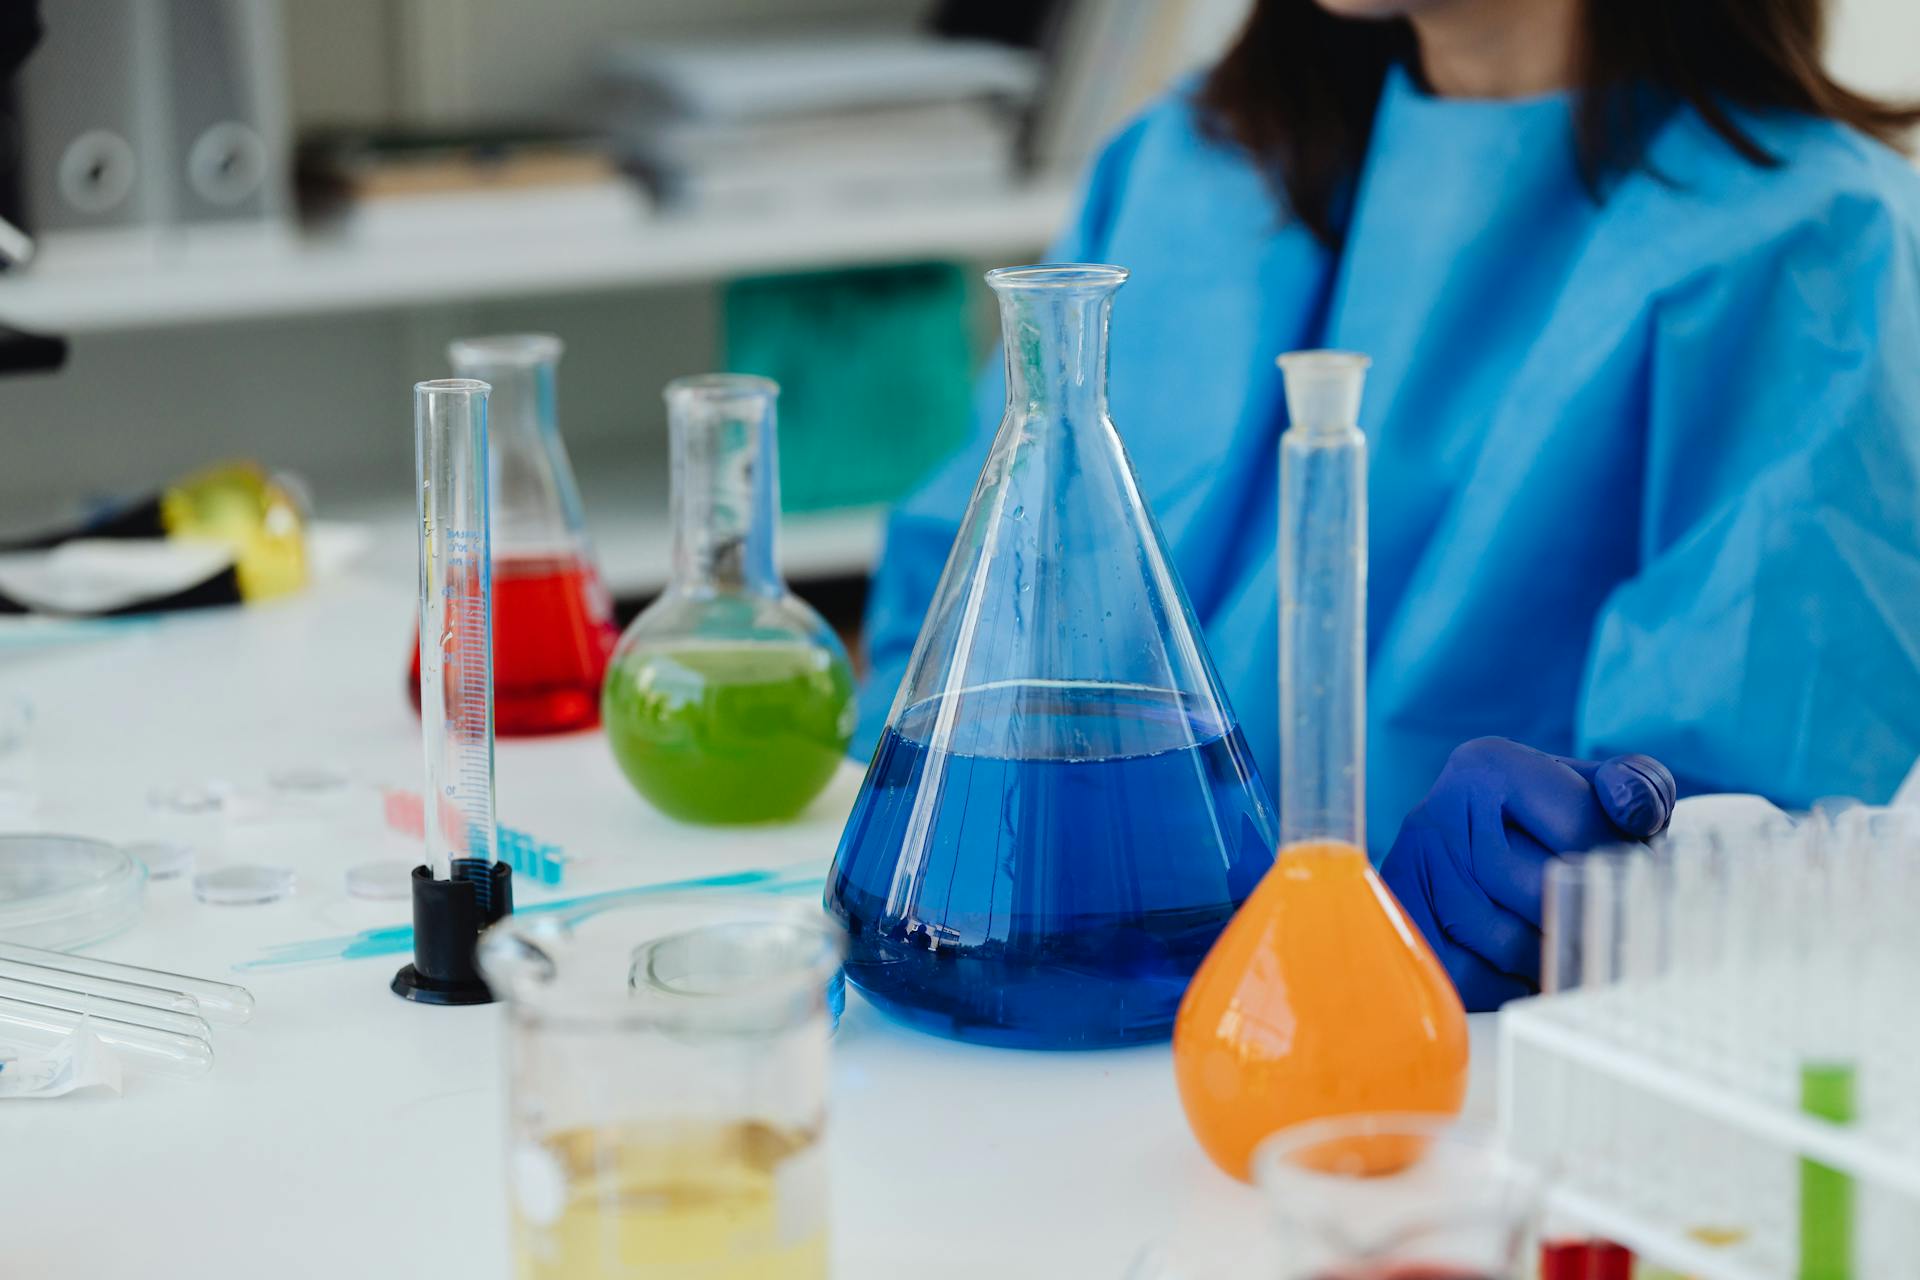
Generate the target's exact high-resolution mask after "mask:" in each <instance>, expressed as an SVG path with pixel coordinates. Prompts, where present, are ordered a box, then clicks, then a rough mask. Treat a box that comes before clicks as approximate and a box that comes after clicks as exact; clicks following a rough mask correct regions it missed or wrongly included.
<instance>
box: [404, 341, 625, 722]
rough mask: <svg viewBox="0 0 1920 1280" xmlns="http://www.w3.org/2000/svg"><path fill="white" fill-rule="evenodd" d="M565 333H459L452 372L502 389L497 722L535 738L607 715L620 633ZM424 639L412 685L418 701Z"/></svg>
mask: <svg viewBox="0 0 1920 1280" xmlns="http://www.w3.org/2000/svg"><path fill="white" fill-rule="evenodd" d="M561 350H562V345H561V342H560V339H558V338H556V337H552V336H550V335H548V334H537V333H529V334H506V335H502V336H499V337H490V338H461V339H459V340H457V341H455V342H454V343H452V344H451V345H450V346H449V347H448V348H447V355H448V358H449V359H451V360H452V362H453V367H454V371H455V372H456V373H457V374H458V375H459V376H460V377H463V378H477V379H479V380H480V381H482V382H486V383H488V384H490V385H491V386H492V387H493V394H492V396H491V397H490V404H489V407H488V428H487V429H488V433H489V437H490V443H489V446H488V463H489V465H488V483H489V485H490V487H491V493H490V495H489V497H490V501H491V502H492V507H493V520H492V530H491V532H492V537H493V670H494V730H495V732H496V733H498V734H500V735H502V736H507V737H511V736H531V735H536V734H544V733H567V732H570V731H572V730H576V729H590V728H592V727H593V726H595V725H597V724H598V723H599V722H600V681H601V677H602V676H604V675H605V673H606V669H607V658H608V655H610V654H611V653H612V652H613V644H614V641H615V640H616V639H617V638H618V635H619V633H618V631H617V629H616V628H615V626H614V622H613V604H612V601H611V600H610V599H609V598H608V596H607V590H606V587H605V586H604V585H603V584H602V582H601V580H600V571H599V568H598V566H597V565H596V563H595V561H594V558H593V551H592V548H591V546H590V545H589V543H588V541H587V525H586V518H585V516H584V515H583V514H582V512H581V507H580V493H579V490H578V489H577V488H576V487H575V485H574V480H573V468H572V466H571V465H570V464H569V463H568V461H567V451H566V446H565V445H563V444H562V443H561V442H560V423H559V417H558V414H557V412H556V409H555V395H554V383H555V374H556V371H557V367H558V365H559V362H560V353H561ZM419 673H420V655H419V645H418V643H417V642H416V644H415V645H414V656H413V665H412V669H411V672H410V674H409V677H408V682H407V687H408V689H409V690H410V691H411V695H412V697H413V698H414V700H415V709H416V710H417V709H418V700H419V697H420V679H419Z"/></svg>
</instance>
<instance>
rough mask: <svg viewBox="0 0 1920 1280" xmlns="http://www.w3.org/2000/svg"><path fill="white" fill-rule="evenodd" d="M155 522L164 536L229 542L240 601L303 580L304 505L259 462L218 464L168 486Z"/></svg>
mask: <svg viewBox="0 0 1920 1280" xmlns="http://www.w3.org/2000/svg"><path fill="white" fill-rule="evenodd" d="M160 524H161V527H162V528H164V529H165V530H166V531H167V536H168V537H169V538H182V539H202V540H212V541H215V542H220V543H224V544H225V545H226V546H228V547H231V548H232V549H233V555H234V572H235V574H236V576H237V577H238V578H239V581H240V598H241V599H242V600H246V601H255V600H271V599H273V598H274V597H276V596H284V595H290V594H292V593H293V592H295V591H298V590H300V589H301V588H302V587H304V586H306V585H307V514H306V511H305V509H304V505H303V504H302V502H301V501H300V499H299V497H298V496H297V495H296V494H295V493H294V492H293V490H292V489H291V488H290V487H289V486H288V485H287V484H286V483H284V482H283V481H281V480H280V479H279V478H277V477H274V476H270V475H268V474H267V472H266V469H265V468H263V467H261V466H260V465H259V464H258V463H254V462H223V463H218V464H216V465H214V466H211V467H208V468H206V469H205V470H203V471H196V472H194V473H193V474H192V475H189V476H187V477H186V478H185V479H183V480H181V481H180V482H179V483H177V484H174V485H172V486H170V487H168V489H167V491H166V492H165V493H163V494H162V495H161V496H160Z"/></svg>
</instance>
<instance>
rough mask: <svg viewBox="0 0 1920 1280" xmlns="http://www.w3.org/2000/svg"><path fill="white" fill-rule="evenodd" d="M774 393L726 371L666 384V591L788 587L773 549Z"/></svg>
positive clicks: (758, 381)
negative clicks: (669, 532)
mask: <svg viewBox="0 0 1920 1280" xmlns="http://www.w3.org/2000/svg"><path fill="white" fill-rule="evenodd" d="M778 395H779V388H778V387H777V386H776V385H775V384H774V383H772V382H770V381H768V380H767V379H765V378H752V377H745V376H735V375H730V374H726V375H714V376H711V377H701V378H682V379H680V380H679V381H677V382H674V383H672V384H671V385H669V386H668V388H667V392H666V396H667V418H668V431H669V435H670V439H669V448H670V449H671V453H672V467H673V500H672V505H673V581H672V584H671V585H672V589H673V590H676V591H681V592H689V593H712V592H746V593H754V594H761V595H780V594H782V593H783V592H784V591H785V587H784V585H783V584H782V583H781V581H780V573H779V570H778V568H777V567H776V559H775V546H774V533H775V529H776V527H777V520H778V512H779V508H780V496H779V492H780V491H779V469H780V467H779V456H778V453H777V447H776V445H775V443H774V400H775V397H777V396H778Z"/></svg>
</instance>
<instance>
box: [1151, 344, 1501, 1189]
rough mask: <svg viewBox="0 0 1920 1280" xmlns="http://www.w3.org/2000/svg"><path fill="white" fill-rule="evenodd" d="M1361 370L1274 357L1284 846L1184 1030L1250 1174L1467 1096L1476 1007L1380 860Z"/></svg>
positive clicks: (1199, 1122) (1192, 1114)
mask: <svg viewBox="0 0 1920 1280" xmlns="http://www.w3.org/2000/svg"><path fill="white" fill-rule="evenodd" d="M1366 366H1367V361H1366V358H1365V357H1364V356H1359V355H1354V354H1351V353H1348V352H1336V351H1308V352H1296V353H1293V354H1291V355H1287V356H1283V357H1281V360H1280V367H1281V369H1282V371H1283V372H1284V374H1285V377H1286V388H1287V410H1288V416H1289V418H1290V419H1291V424H1290V426H1289V428H1288V430H1287V431H1286V433H1285V434H1284V435H1283V436H1282V437H1281V449H1280V456H1281V463H1280V466H1281V497H1280V795H1279V799H1280V853H1279V858H1278V860H1277V861H1276V862H1275V864H1274V866H1273V869H1272V870H1271V871H1269V872H1268V873H1267V874H1266V877H1265V878H1264V879H1263V880H1262V881H1261V882H1260V884H1259V886H1258V887H1257V888H1256V889H1255V890H1254V892H1253V895H1252V896H1251V897H1250V898H1249V899H1248V900H1247V902H1246V904H1245V905H1244V906H1242V907H1241V908H1240V910H1239V912H1238V913H1236V914H1235V916H1234V917H1233V920H1232V921H1231V922H1230V923H1229V924H1228V925H1227V928H1226V930H1225V932H1223V933H1222V934H1221V936H1220V940H1219V941H1218V942H1217V943H1215V944H1214V947H1213V949H1212V951H1210V952H1209V953H1208V955H1207V958H1206V961H1205V962H1204V963H1203V964H1202V965H1201V967H1200V970H1199V972H1198V973H1197V974H1195V976H1194V979H1193V983H1192V985H1191V986H1189V987H1188V988H1187V993H1186V997H1185V999H1184V1000H1182V1002H1181V1005H1180V1013H1179V1017H1178V1020H1177V1021H1176V1023H1175V1027H1174V1035H1173V1062H1174V1073H1175V1076H1176V1078H1177V1081H1178V1084H1179V1089H1180V1100H1181V1103H1182V1104H1183V1105H1184V1106H1185V1108H1186V1113H1187V1121H1188V1123H1189V1124H1190V1125H1191V1126H1192V1127H1193V1131H1194V1135H1195V1136H1196V1137H1198V1138H1199V1140H1200V1145H1201V1146H1203V1147H1204V1148H1206V1151H1207V1154H1208V1155H1210V1156H1211V1157H1213V1160H1214V1162H1215V1163H1216V1164H1218V1165H1219V1166H1220V1167H1221V1168H1222V1169H1224V1170H1226V1171H1227V1172H1228V1173H1230V1174H1232V1175H1233V1176H1234V1177H1236V1178H1241V1179H1245V1178H1247V1177H1248V1176H1249V1162H1250V1159H1251V1157H1252V1155H1253V1150H1254V1148H1255V1147H1256V1146H1258V1145H1259V1144H1260V1142H1261V1141H1262V1140H1263V1139H1265V1138H1266V1137H1267V1136H1268V1135H1269V1134H1272V1133H1274V1132H1276V1131H1277V1130H1280V1129H1283V1128H1286V1127H1288V1126H1290V1125H1295V1124H1299V1123H1302V1122H1304V1121H1308V1120H1316V1119H1320V1118H1322V1117H1327V1116H1337V1115H1350V1114H1354V1113H1358V1112H1383V1111H1399V1112H1423V1113H1439V1114H1451V1113H1454V1112H1457V1111H1458V1110H1459V1108H1460V1104H1461V1102H1462V1101H1463V1100H1464V1098H1465V1095H1466V1087H1467V1019H1466V1011H1465V1009H1464V1008H1463V1007H1462V1006H1461V1003H1460V998H1459V996H1458V995H1457V994H1455V992H1454V990H1453V985H1452V983H1451V982H1449V981H1448V979H1447V975H1446V971H1445V970H1444V969H1442V968H1441V967H1440V963H1439V961H1438V960H1437V959H1435V958H1434V955H1433V952H1432V951H1431V950H1429V949H1428V947H1427V944H1426V942H1425V941H1424V940H1423V939H1422V938H1421V937H1420V933H1419V931H1418V930H1417V929H1416V928H1415V927H1414V926H1413V925H1412V924H1411V923H1410V922H1409V921H1408V920H1407V917H1406V915H1405V913H1404V912H1403V911H1402V910H1401V909H1400V904H1399V903H1398V902H1396V901H1394V897H1393V894H1392V892H1391V891H1389V890H1388V889H1387V887H1386V885H1385V884H1384V883H1382V882H1381V880H1380V878H1379V877H1378V876H1377V875H1375V874H1374V870H1373V866H1372V863H1371V862H1370V861H1369V860H1368V858H1367V847H1366V838H1365V834H1364V832H1365V828H1364V825H1363V823H1364V817H1363V815H1364V813H1365V811H1366V805H1365V780H1366V746H1365V743H1366V736H1365V724H1366V630H1365V619H1366V529H1367V505H1366V440H1365V437H1363V436H1362V435H1361V433H1360V429H1359V425H1358V419H1359V408H1360V389H1361V383H1362V380H1363V379H1364V377H1365V373H1366ZM1370 1150H1372V1151H1374V1152H1375V1153H1380V1152H1384V1151H1386V1150H1387V1148H1382V1147H1378V1146H1376V1147H1374V1148H1370ZM1381 1158H1382V1159H1383V1160H1385V1159H1387V1157H1386V1156H1385V1155H1382V1156H1381ZM1378 1171H1379V1172H1389V1171H1390V1169H1387V1168H1382V1169H1380V1170H1378Z"/></svg>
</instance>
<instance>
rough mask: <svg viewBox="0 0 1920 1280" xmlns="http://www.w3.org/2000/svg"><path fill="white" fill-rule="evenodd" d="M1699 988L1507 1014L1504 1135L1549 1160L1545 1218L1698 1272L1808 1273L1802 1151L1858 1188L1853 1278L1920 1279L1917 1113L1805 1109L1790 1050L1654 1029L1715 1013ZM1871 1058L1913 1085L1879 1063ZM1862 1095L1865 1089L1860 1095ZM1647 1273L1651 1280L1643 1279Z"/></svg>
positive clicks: (1760, 1279)
mask: <svg viewBox="0 0 1920 1280" xmlns="http://www.w3.org/2000/svg"><path fill="white" fill-rule="evenodd" d="M1704 985H1705V984H1703V983H1701V982H1699V981H1693V982H1687V983H1682V982H1680V981H1677V980H1672V979H1669V980H1666V981H1662V982H1659V983H1657V984H1654V985H1653V986H1652V987H1648V986H1644V985H1640V984H1635V985H1634V986H1631V987H1610V988H1597V989H1596V988H1587V989H1576V990H1573V991H1568V992H1563V993H1559V994H1554V995H1547V996H1538V997H1535V998H1532V999H1528V1000H1521V1001H1517V1002H1515V1003H1512V1004H1509V1005H1508V1006H1506V1008H1505V1009H1504V1010H1503V1011H1502V1012H1501V1015H1500V1038H1499V1044H1500V1049H1499V1052H1500V1127H1501V1132H1502V1135H1503V1138H1504V1140H1505V1142H1506V1143H1507V1145H1508V1146H1509V1148H1510V1149H1511V1150H1512V1151H1513V1152H1514V1153H1515V1154H1516V1155H1518V1156H1519V1157H1521V1158H1522V1159H1525V1160H1527V1161H1528V1162H1529V1163H1533V1164H1535V1165H1536V1166H1538V1167H1540V1168H1542V1169H1543V1170H1544V1171H1545V1172H1546V1175H1547V1177H1548V1180H1549V1185H1550V1190H1549V1192H1548V1198H1547V1205H1546V1209H1547V1214H1548V1217H1549V1219H1550V1220H1552V1221H1554V1222H1556V1223H1559V1224H1575V1225H1577V1226H1578V1227H1579V1228H1581V1229H1584V1230H1586V1231H1589V1232H1591V1234H1593V1235H1595V1236H1600V1237H1604V1238H1607V1239H1610V1240H1614V1241H1617V1242H1618V1243H1620V1244H1623V1245H1625V1246H1627V1247H1628V1248H1630V1249H1632V1250H1633V1251H1634V1253H1635V1254H1636V1256H1637V1257H1638V1258H1639V1259H1640V1260H1641V1263H1642V1266H1643V1267H1645V1266H1647V1265H1649V1264H1650V1265H1652V1266H1654V1267H1660V1268H1667V1269H1669V1270H1670V1272H1671V1273H1673V1274H1676V1275H1679V1276H1684V1277H1690V1278H1691V1280H1800V1276H1801V1266H1800V1258H1799V1253H1798V1244H1799V1240H1798V1226H1799V1207H1800V1206H1799V1192H1800V1183H1799V1173H1800V1169H1801V1162H1802V1160H1803V1159H1810V1160H1815V1161H1818V1162H1819V1163H1820V1164H1822V1165H1825V1166H1827V1167H1828V1168H1830V1169H1832V1170H1835V1171H1837V1172H1839V1173H1842V1174H1845V1175H1847V1176H1848V1177H1850V1178H1851V1179H1852V1180H1853V1184H1854V1205H1855V1213H1854V1217H1855V1222H1854V1242H1853V1258H1854V1262H1853V1268H1852V1272H1851V1275H1852V1277H1854V1278H1855V1280H1896V1278H1899V1277H1920V1115H1917V1114H1916V1112H1915V1110H1914V1109H1913V1108H1912V1106H1911V1105H1907V1104H1906V1101H1905V1100H1904V1099H1902V1100H1900V1102H1901V1105H1897V1106H1894V1107H1889V1108H1886V1109H1884V1110H1882V1111H1881V1112H1880V1113H1879V1114H1878V1115H1873V1114H1863V1115H1862V1116H1861V1117H1860V1119H1861V1121H1862V1123H1860V1124H1856V1125H1843V1124H1837V1123H1833V1122H1830V1121H1827V1120H1822V1119H1819V1118H1817V1117H1814V1116H1810V1115H1807V1114H1805V1113H1804V1112H1802V1111H1801V1110H1800V1109H1799V1107H1798V1097H1797V1089H1798V1086H1797V1077H1796V1075H1795V1073H1794V1072H1793V1071H1792V1070H1790V1069H1789V1067H1790V1059H1788V1058H1787V1057H1786V1056H1785V1055H1784V1054H1782V1053H1779V1052H1777V1051H1776V1052H1775V1053H1772V1054H1769V1053H1767V1052H1765V1051H1764V1047H1763V1046H1761V1045H1758V1044H1754V1043H1752V1042H1750V1041H1748V1040H1747V1038H1746V1037H1745V1036H1742V1037H1738V1038H1737V1039H1736V1040H1735V1042H1733V1043H1731V1044H1727V1045H1724V1046H1722V1047H1720V1048H1719V1049H1718V1050H1717V1051H1715V1052H1712V1053H1702V1052H1700V1051H1699V1042H1698V1040H1697V1039H1695V1037H1693V1036H1690V1035H1680V1036H1670V1035H1663V1034H1658V1033H1656V1032H1655V1031H1654V1029H1656V1028H1660V1027H1661V1026H1662V1025H1663V1024H1662V1022H1661V1020H1660V1016H1659V1014H1660V1011H1661V1010H1662V1009H1663V1008H1664V1011H1665V1013H1666V1015H1667V1017H1668V1018H1669V1019H1671V1018H1673V1017H1674V1016H1676V1015H1681V1016H1685V1015H1690V1014H1693V1013H1695V1012H1697V1011H1699V1010H1702V1009H1705V1008H1708V1007H1710V1005H1709V999H1710V998H1711V997H1712V996H1713V994H1714V993H1713V992H1712V991H1711V990H1710V989H1703V986H1704ZM1910 1048H1911V1046H1907V1045H1901V1044H1898V1043H1896V1042H1888V1043H1886V1044H1884V1045H1883V1046H1880V1047H1879V1048H1878V1050H1877V1052H1872V1053H1869V1055H1868V1056H1866V1057H1864V1058H1863V1059H1862V1060H1861V1061H1860V1063H1859V1066H1858V1069H1859V1070H1860V1072H1861V1073H1863V1074H1868V1073H1872V1072H1873V1071H1874V1070H1875V1067H1876V1065H1885V1066H1889V1067H1892V1068H1893V1071H1894V1073H1895V1074H1896V1076H1897V1078H1901V1079H1902V1080H1904V1078H1905V1077H1906V1075H1907V1071H1906V1067H1905V1064H1902V1063H1898V1062H1878V1063H1877V1062H1876V1057H1877V1056H1878V1054H1879V1053H1888V1054H1894V1053H1897V1054H1899V1055H1900V1057H1902V1058H1906V1057H1908V1054H1907V1053H1905V1052H1902V1051H1903V1050H1910ZM1863 1087H1864V1086H1863ZM1641 1274H1645V1271H1644V1270H1643V1271H1642V1272H1641Z"/></svg>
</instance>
